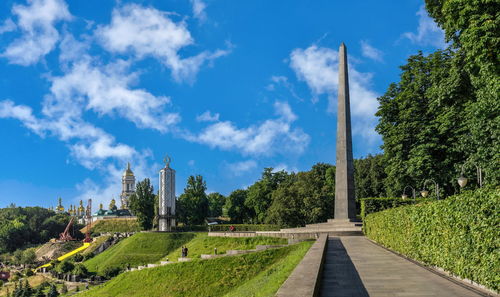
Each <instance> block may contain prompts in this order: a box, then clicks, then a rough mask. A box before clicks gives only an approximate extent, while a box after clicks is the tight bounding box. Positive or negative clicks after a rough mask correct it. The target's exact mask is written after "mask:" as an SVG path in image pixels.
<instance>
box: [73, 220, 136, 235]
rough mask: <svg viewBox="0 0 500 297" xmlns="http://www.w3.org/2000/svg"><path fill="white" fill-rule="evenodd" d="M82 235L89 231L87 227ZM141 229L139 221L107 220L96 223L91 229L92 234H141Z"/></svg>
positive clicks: (83, 229) (82, 230)
mask: <svg viewBox="0 0 500 297" xmlns="http://www.w3.org/2000/svg"><path fill="white" fill-rule="evenodd" d="M80 231H81V232H82V233H85V232H86V231H87V229H86V227H85V228H82V229H81V230H80ZM139 231H141V227H140V226H139V223H138V222H137V219H130V218H127V219H106V220H98V221H96V222H94V223H93V224H92V225H91V227H90V232H92V233H105V232H112V233H114V232H139Z"/></svg>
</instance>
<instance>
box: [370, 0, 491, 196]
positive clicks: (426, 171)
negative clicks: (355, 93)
mask: <svg viewBox="0 0 500 297" xmlns="http://www.w3.org/2000/svg"><path fill="white" fill-rule="evenodd" d="M426 8H427V10H428V11H429V14H430V15H431V16H432V17H433V18H434V20H435V21H436V22H437V23H438V24H439V25H440V26H441V27H442V28H443V29H444V30H445V34H446V38H447V40H448V41H450V42H451V48H452V49H451V50H445V51H437V52H435V53H432V54H430V55H428V56H424V55H422V54H421V53H419V54H418V55H415V56H412V57H410V59H409V60H408V63H407V65H405V66H403V67H402V70H403V73H402V75H401V80H400V82H399V83H397V84H393V85H391V86H390V87H389V89H388V91H387V92H386V94H385V95H384V96H382V97H381V98H379V101H380V109H379V112H378V113H377V115H379V116H380V123H379V125H378V127H377V129H378V131H379V133H380V134H381V135H382V137H383V139H384V145H383V148H384V160H385V162H386V164H387V167H386V172H387V175H388V178H387V183H386V185H387V190H388V193H389V194H390V195H399V194H400V193H401V190H402V188H403V187H404V186H405V185H412V186H414V187H415V186H416V187H417V188H420V187H422V182H423V180H424V179H426V178H433V179H434V180H436V182H438V183H439V184H440V186H442V189H443V191H444V192H445V194H453V193H454V192H457V191H458V186H457V184H456V178H457V177H458V174H459V171H460V166H461V165H462V164H464V163H465V162H466V161H472V162H474V163H476V164H478V165H479V166H480V167H482V168H483V171H484V173H485V183H486V184H490V185H494V186H495V185H498V184H499V180H500V162H497V161H496V160H498V156H499V155H500V146H499V145H498V139H499V136H500V135H499V133H500V100H499V98H498V96H499V94H500V84H499V83H498V81H499V76H500V63H498V61H499V52H500V46H499V45H500V44H499V43H500V37H499V34H500V33H499V32H500V22H499V21H498V17H497V15H498V9H499V4H498V2H495V1H481V0H471V1H450V0H426ZM470 167H472V168H469V170H471V171H472V169H473V167H474V166H472V165H471V166H470ZM467 175H468V176H472V177H473V176H474V175H473V174H472V172H468V173H467ZM471 185H472V183H471Z"/></svg>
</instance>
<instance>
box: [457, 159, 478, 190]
mask: <svg viewBox="0 0 500 297" xmlns="http://www.w3.org/2000/svg"><path fill="white" fill-rule="evenodd" d="M469 162H470V163H472V164H473V165H474V166H476V174H477V183H478V184H479V187H480V188H481V187H482V186H483V173H482V171H481V167H479V166H477V164H476V163H474V162H472V161H469ZM467 163H468V162H465V163H464V164H463V165H462V171H461V172H460V177H459V178H458V179H457V182H458V185H459V186H460V188H463V187H465V186H466V185H467V182H468V181H469V180H468V179H467V178H466V177H465V176H464V168H465V165H466V164H467Z"/></svg>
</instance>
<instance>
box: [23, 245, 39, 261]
mask: <svg viewBox="0 0 500 297" xmlns="http://www.w3.org/2000/svg"><path fill="white" fill-rule="evenodd" d="M35 262H36V254H35V250H34V249H32V248H31V249H26V250H24V251H23V253H22V256H21V263H22V264H34V263H35Z"/></svg>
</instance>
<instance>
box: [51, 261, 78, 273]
mask: <svg viewBox="0 0 500 297" xmlns="http://www.w3.org/2000/svg"><path fill="white" fill-rule="evenodd" d="M74 268H75V265H74V264H73V262H71V261H70V260H64V261H62V262H61V263H59V264H57V266H56V268H55V271H57V272H59V273H68V272H70V271H72V270H73V269H74Z"/></svg>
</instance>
